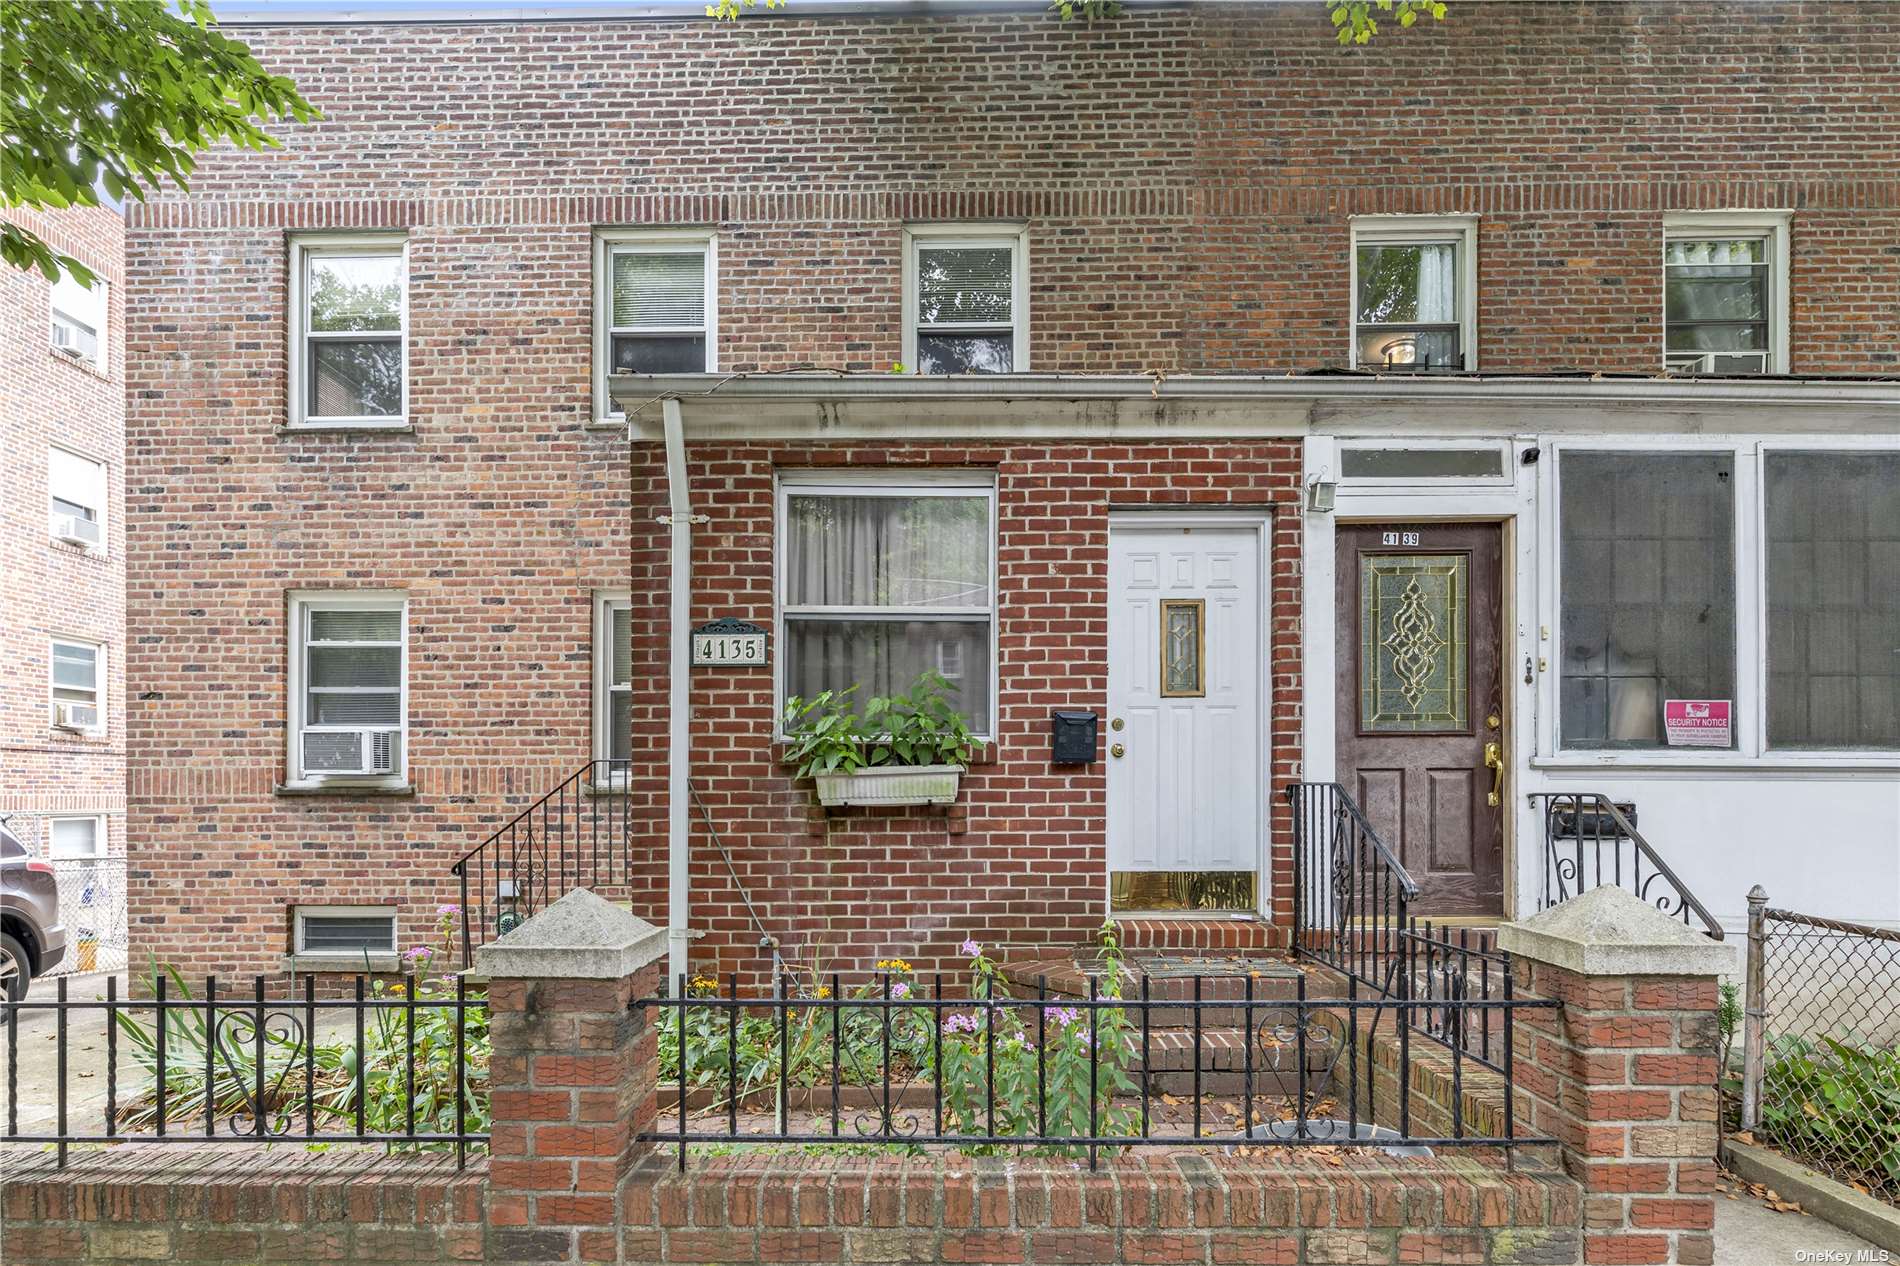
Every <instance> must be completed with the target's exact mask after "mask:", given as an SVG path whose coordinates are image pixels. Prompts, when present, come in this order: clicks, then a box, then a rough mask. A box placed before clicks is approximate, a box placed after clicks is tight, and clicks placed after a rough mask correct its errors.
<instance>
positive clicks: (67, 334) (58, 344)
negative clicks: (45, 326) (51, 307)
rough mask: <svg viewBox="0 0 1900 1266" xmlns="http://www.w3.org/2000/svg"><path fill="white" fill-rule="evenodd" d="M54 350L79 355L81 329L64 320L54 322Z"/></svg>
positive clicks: (69, 354)
mask: <svg viewBox="0 0 1900 1266" xmlns="http://www.w3.org/2000/svg"><path fill="white" fill-rule="evenodd" d="M53 350H54V351H56V352H64V353H66V354H67V355H68V356H79V355H81V354H82V353H81V352H80V350H79V331H78V330H76V329H74V328H73V327H72V326H70V325H67V324H66V323H65V322H63V321H55V322H53Z"/></svg>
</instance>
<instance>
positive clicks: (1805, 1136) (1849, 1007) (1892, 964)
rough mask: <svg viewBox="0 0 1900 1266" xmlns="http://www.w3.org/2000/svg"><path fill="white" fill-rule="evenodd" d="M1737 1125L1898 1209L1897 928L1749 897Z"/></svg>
mask: <svg viewBox="0 0 1900 1266" xmlns="http://www.w3.org/2000/svg"><path fill="white" fill-rule="evenodd" d="M1746 989H1747V995H1746V997H1747V1011H1746V1020H1745V1030H1744V1038H1743V1086H1742V1105H1741V1107H1742V1127H1743V1129H1745V1130H1748V1131H1751V1132H1752V1134H1753V1135H1754V1138H1755V1141H1756V1142H1758V1143H1762V1144H1765V1145H1766V1146H1769V1147H1772V1148H1774V1149H1775V1150H1777V1151H1779V1152H1781V1153H1783V1154H1784V1155H1786V1156H1788V1157H1789V1158H1790V1159H1793V1160H1796V1161H1799V1162H1801V1163H1802V1164H1804V1165H1808V1166H1810V1167H1811V1168H1814V1169H1817V1170H1820V1171H1821V1172H1822V1173H1825V1174H1827V1175H1829V1176H1831V1177H1833V1178H1836V1179H1839V1180H1840V1181H1842V1182H1845V1183H1848V1184H1850V1185H1851V1186H1854V1187H1856V1188H1859V1189H1860V1190H1861V1191H1863V1192H1865V1193H1867V1194H1869V1195H1871V1196H1874V1197H1877V1198H1878V1199H1881V1200H1884V1201H1887V1202H1888V1203H1891V1204H1895V1205H1900V932H1895V931H1891V930H1888V929H1885V928H1876V927H1868V926H1866V925H1864V924H1859V923H1843V922H1841V921H1839V920H1836V919H1823V918H1818V917H1816V916H1813V915H1806V914H1797V913H1795V912H1793V911H1790V910H1774V909H1769V908H1768V905H1767V897H1766V896H1765V895H1763V894H1762V892H1761V890H1760V889H1759V888H1757V889H1756V890H1755V891H1754V892H1753V893H1751V894H1750V896H1749V935H1748V980H1747V984H1746Z"/></svg>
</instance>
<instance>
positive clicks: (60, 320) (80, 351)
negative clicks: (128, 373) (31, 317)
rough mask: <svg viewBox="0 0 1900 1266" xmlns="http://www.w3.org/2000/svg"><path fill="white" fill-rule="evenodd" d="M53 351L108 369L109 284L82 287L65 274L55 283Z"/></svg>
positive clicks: (102, 283) (95, 282)
mask: <svg viewBox="0 0 1900 1266" xmlns="http://www.w3.org/2000/svg"><path fill="white" fill-rule="evenodd" d="M53 350H54V351H57V352H60V353H63V354H64V355H67V356H71V357H72V358H73V359H75V360H83V361H87V362H89V363H91V364H93V365H97V366H99V367H100V368H101V369H103V368H105V366H106V283H105V280H104V279H103V278H96V279H94V281H93V283H92V285H90V286H82V285H81V284H79V283H78V282H77V281H74V280H73V279H72V278H71V277H69V276H66V275H65V274H63V273H62V274H61V275H60V279H59V280H58V281H56V282H54V283H53Z"/></svg>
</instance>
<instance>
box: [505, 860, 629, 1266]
mask: <svg viewBox="0 0 1900 1266" xmlns="http://www.w3.org/2000/svg"><path fill="white" fill-rule="evenodd" d="M665 956H666V931H665V929H663V928H656V927H654V926H653V925H652V924H650V923H648V922H646V921H645V920H644V919H640V918H637V917H636V916H634V915H633V914H630V913H629V912H627V911H626V910H624V909H622V908H621V907H619V906H616V905H614V904H612V903H611V902H608V901H605V900H603V899H601V898H600V897H598V896H596V895H594V894H593V893H591V892H589V891H587V890H586V889H579V888H577V889H575V890H574V891H573V892H570V893H568V894H567V895H566V896H564V897H562V898H561V899H560V900H559V901H556V902H555V903H554V904H553V905H550V906H549V907H548V908H547V909H545V910H543V911H541V912H540V913H539V914H536V915H535V916H534V917H533V918H531V919H529V920H528V921H527V922H526V923H523V924H522V925H521V926H520V927H518V928H516V929H515V930H514V931H512V932H510V933H508V934H507V935H506V936H504V937H502V938H501V939H499V940H497V941H495V942H493V943H492V944H489V945H484V946H482V947H481V948H480V949H479V950H477V951H476V954H475V972H476V974H477V975H478V976H482V977H486V978H487V980H488V1012H489V1029H490V1034H491V1037H492V1040H493V1043H494V1053H493V1057H492V1060H491V1063H490V1065H489V1111H490V1115H491V1117H492V1124H491V1126H490V1135H491V1137H490V1142H489V1164H488V1178H489V1189H488V1211H487V1214H488V1216H487V1223H488V1226H487V1233H486V1256H487V1260H489V1261H505V1262H516V1263H563V1264H566V1263H579V1262H612V1261H614V1260H615V1257H616V1253H617V1248H616V1243H617V1224H618V1221H619V1217H618V1210H617V1207H616V1201H617V1199H618V1193H619V1188H620V1179H621V1177H622V1176H623V1175H624V1174H625V1173H626V1171H627V1169H628V1168H629V1167H630V1166H631V1165H632V1164H633V1162H634V1161H635V1160H637V1159H638V1158H639V1156H640V1154H641V1153H642V1152H643V1151H644V1150H646V1148H648V1147H650V1146H651V1145H650V1144H643V1143H640V1142H638V1141H637V1140H636V1136H637V1135H638V1134H639V1133H640V1132H641V1131H644V1130H650V1129H651V1128H652V1127H653V1124H654V1121H655V1120H656V1119H657V1114H658V1102H657V1099H656V1097H655V1095H656V1088H657V1079H658V1076H659V1047H658V1043H657V1041H656V1035H655V1031H654V1027H653V1023H652V1020H651V1018H650V1017H649V1015H648V1014H647V1013H646V1012H645V1011H638V1012H636V1011H632V1010H629V1007H628V1004H629V1003H630V1002H631V1001H632V1000H633V999H635V998H642V997H647V996H650V995H652V994H653V993H655V992H656V991H657V990H658V988H659V984H660V972H661V962H662V960H663V959H664V958H665Z"/></svg>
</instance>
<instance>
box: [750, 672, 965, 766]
mask: <svg viewBox="0 0 1900 1266" xmlns="http://www.w3.org/2000/svg"><path fill="white" fill-rule="evenodd" d="M857 689H858V688H857V687H856V686H852V687H850V688H848V689H845V690H827V691H824V692H823V693H821V694H818V695H816V696H814V697H812V698H810V699H803V698H800V697H799V696H797V695H793V696H792V697H791V698H789V699H787V700H786V701H785V738H786V751H785V763H786V764H788V765H790V766H792V767H793V769H794V771H795V772H796V773H797V776H798V777H800V778H816V777H819V776H821V775H825V774H855V773H857V772H858V771H859V770H862V769H876V768H880V767H884V766H911V767H914V766H921V765H968V764H969V763H970V757H971V756H972V755H973V754H974V753H975V751H976V737H975V736H974V735H973V734H971V733H970V726H969V722H967V721H965V720H964V718H963V714H962V713H960V712H958V711H957V710H956V708H955V707H954V706H953V705H952V704H951V702H950V683H949V682H948V681H946V680H945V679H944V676H943V674H942V673H939V672H936V671H934V670H933V671H927V672H925V673H923V674H921V675H919V676H918V678H917V681H916V682H915V684H913V685H912V686H911V688H910V689H909V690H907V691H905V692H903V693H902V694H895V695H874V696H872V697H871V698H870V699H868V700H866V702H865V705H864V713H863V715H861V716H860V715H859V714H858V711H857V709H856V708H855V707H854V706H853V705H854V702H855V701H854V699H853V698H852V696H853V695H855V694H856V693H857Z"/></svg>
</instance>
